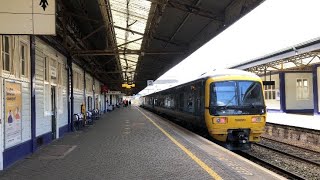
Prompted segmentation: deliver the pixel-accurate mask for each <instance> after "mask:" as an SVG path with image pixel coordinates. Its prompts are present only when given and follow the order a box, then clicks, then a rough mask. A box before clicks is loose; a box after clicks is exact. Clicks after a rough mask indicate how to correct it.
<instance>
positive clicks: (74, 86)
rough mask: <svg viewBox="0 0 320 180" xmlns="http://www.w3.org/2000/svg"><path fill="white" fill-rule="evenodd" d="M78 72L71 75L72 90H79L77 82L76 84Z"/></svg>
mask: <svg viewBox="0 0 320 180" xmlns="http://www.w3.org/2000/svg"><path fill="white" fill-rule="evenodd" d="M78 80H79V79H78V72H74V73H73V88H75V89H79V88H78V86H79V82H78Z"/></svg>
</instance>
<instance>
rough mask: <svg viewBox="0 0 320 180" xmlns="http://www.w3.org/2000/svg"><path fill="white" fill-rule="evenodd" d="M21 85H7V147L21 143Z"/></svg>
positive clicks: (10, 83) (12, 83)
mask: <svg viewBox="0 0 320 180" xmlns="http://www.w3.org/2000/svg"><path fill="white" fill-rule="evenodd" d="M21 107H22V97H21V84H18V83H14V82H6V84H5V147H6V148H7V147H11V146H13V145H15V144H18V143H19V142H21V138H22V136H21V129H22V128H21V125H22V123H21Z"/></svg>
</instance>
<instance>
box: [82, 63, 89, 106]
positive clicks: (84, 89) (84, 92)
mask: <svg viewBox="0 0 320 180" xmlns="http://www.w3.org/2000/svg"><path fill="white" fill-rule="evenodd" d="M86 93H87V81H86V71H85V69H84V68H83V99H84V106H85V107H86V111H87V108H88V107H87V99H86Z"/></svg>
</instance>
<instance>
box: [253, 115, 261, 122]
mask: <svg viewBox="0 0 320 180" xmlns="http://www.w3.org/2000/svg"><path fill="white" fill-rule="evenodd" d="M251 121H252V122H253V123H259V122H263V117H261V116H257V117H252V119H251Z"/></svg>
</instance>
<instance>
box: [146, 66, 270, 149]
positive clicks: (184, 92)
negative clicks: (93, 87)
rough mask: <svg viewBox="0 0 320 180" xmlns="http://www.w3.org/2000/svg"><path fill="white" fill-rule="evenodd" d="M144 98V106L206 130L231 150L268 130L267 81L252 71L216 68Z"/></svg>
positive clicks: (257, 140)
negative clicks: (265, 94)
mask: <svg viewBox="0 0 320 180" xmlns="http://www.w3.org/2000/svg"><path fill="white" fill-rule="evenodd" d="M141 98H142V99H141V107H143V108H146V109H148V110H151V111H154V112H156V113H159V114H163V115H165V116H167V117H171V118H172V119H174V120H176V121H179V122H182V123H183V124H186V125H188V126H191V127H194V128H197V129H203V130H205V131H206V132H207V133H208V134H209V135H210V136H211V137H212V139H213V140H214V141H216V142H217V143H218V144H220V145H222V146H224V147H226V148H227V149H230V150H246V149H250V148H251V144H252V143H253V142H259V141H260V138H261V137H260V136H261V134H262V133H264V128H265V124H266V105H265V100H264V92H263V82H262V80H261V78H260V77H259V76H257V75H256V74H253V73H250V72H246V71H242V70H237V69H223V70H214V71H212V72H208V73H206V74H203V75H202V76H200V77H199V78H197V79H195V80H192V81H190V82H187V83H184V84H180V85H178V86H175V87H172V88H169V89H165V90H162V91H159V92H155V93H152V94H149V95H146V96H142V97H141Z"/></svg>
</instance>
